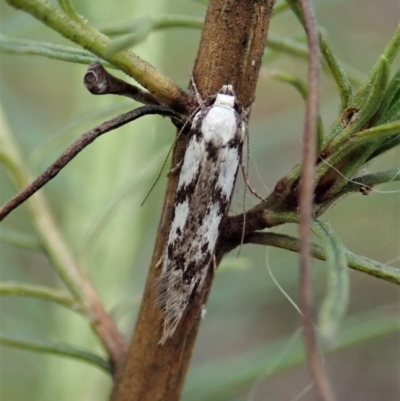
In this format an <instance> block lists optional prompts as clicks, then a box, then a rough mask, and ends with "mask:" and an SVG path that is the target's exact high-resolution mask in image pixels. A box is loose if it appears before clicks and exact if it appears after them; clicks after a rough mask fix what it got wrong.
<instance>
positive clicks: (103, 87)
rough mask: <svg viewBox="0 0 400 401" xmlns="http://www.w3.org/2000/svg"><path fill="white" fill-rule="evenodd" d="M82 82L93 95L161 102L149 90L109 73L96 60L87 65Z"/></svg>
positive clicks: (144, 101) (154, 102)
mask: <svg viewBox="0 0 400 401" xmlns="http://www.w3.org/2000/svg"><path fill="white" fill-rule="evenodd" d="M83 84H84V85H85V87H86V89H87V90H88V91H89V92H90V93H92V94H93V95H119V96H125V97H129V98H130V99H133V100H136V101H137V102H140V103H143V104H155V105H159V104H161V102H160V101H159V100H158V99H157V97H156V96H154V95H152V94H151V93H150V92H146V91H144V90H142V89H140V88H139V87H138V86H136V85H132V84H129V83H128V82H125V81H123V80H122V79H119V78H117V77H115V76H114V75H112V74H110V73H109V72H108V71H107V70H106V69H105V68H104V67H103V66H102V65H101V63H99V62H98V61H95V62H93V63H91V64H90V65H89V67H88V69H87V72H86V74H85V77H84V78H83Z"/></svg>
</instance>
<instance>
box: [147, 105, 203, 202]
mask: <svg viewBox="0 0 400 401" xmlns="http://www.w3.org/2000/svg"><path fill="white" fill-rule="evenodd" d="M199 109H200V107H196V109H195V111H194V112H193V113H192V114H190V116H189V118H188V119H187V120H186V121H185V122H184V124H183V125H182V128H181V129H180V130H179V132H178V135H177V136H176V138H175V140H174V142H173V143H172V145H171V147H170V148H169V150H168V153H167V156H166V157H165V159H164V162H163V164H162V166H161V169H160V172H159V173H158V175H157V178H156V179H155V180H154V182H153V185H152V186H151V187H150V189H149V191H148V192H147V194H146V196H145V197H144V199H143V201H142V203H141V204H140V207H142V206H143V205H144V204H145V202H146V201H147V199H148V197H149V196H150V194H151V193H152V192H153V189H154V188H155V186H156V185H157V182H158V181H159V180H160V178H161V174H162V172H163V170H164V167H165V165H166V164H167V161H168V157H169V155H170V154H171V152H172V149H174V146H175V145H176V143H177V142H178V139H179V138H180V136H181V134H182V132H183V130H184V129H185V127H186V126H187V124H188V123H189V121H191V119H192V118H193V116H194V115H195V114H196V113H197V112H198V111H199Z"/></svg>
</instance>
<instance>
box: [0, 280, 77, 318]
mask: <svg viewBox="0 0 400 401" xmlns="http://www.w3.org/2000/svg"><path fill="white" fill-rule="evenodd" d="M0 295H13V296H21V297H31V298H38V299H42V300H44V301H51V302H55V303H57V304H59V305H61V306H64V307H65V308H68V309H70V310H72V311H74V312H79V313H82V312H83V307H82V305H80V304H79V303H78V302H77V301H76V300H75V299H73V298H72V297H71V296H70V295H69V294H67V293H66V292H64V291H59V290H55V289H53V288H49V287H45V286H42V285H35V284H24V283H16V282H0Z"/></svg>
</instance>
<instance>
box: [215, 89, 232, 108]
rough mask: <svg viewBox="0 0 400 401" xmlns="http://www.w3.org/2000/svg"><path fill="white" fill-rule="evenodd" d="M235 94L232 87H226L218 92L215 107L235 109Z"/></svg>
mask: <svg viewBox="0 0 400 401" xmlns="http://www.w3.org/2000/svg"><path fill="white" fill-rule="evenodd" d="M235 100H236V96H235V92H234V91H233V87H232V85H224V86H223V87H222V89H221V90H220V91H219V92H218V94H217V98H216V99H215V103H214V105H219V106H226V107H232V108H233V107H235Z"/></svg>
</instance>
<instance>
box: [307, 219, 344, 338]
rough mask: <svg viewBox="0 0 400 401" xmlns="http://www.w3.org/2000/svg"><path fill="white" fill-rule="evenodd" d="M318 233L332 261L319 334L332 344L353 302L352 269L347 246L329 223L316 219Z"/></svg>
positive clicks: (315, 227)
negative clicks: (350, 295)
mask: <svg viewBox="0 0 400 401" xmlns="http://www.w3.org/2000/svg"><path fill="white" fill-rule="evenodd" d="M312 230H313V232H314V234H316V235H317V237H318V238H319V239H320V240H321V243H322V245H323V247H324V249H325V255H326V261H327V262H328V284H327V293H326V296H325V299H324V300H323V302H322V305H321V308H320V310H319V316H318V334H319V335H320V336H321V338H322V340H323V342H325V343H327V344H332V342H333V340H334V339H335V338H336V336H337V333H338V332H339V328H340V325H341V323H342V320H343V318H344V316H345V314H346V311H347V305H348V302H349V269H348V268H347V256H346V248H345V247H344V246H343V244H342V241H341V240H340V238H339V237H338V236H337V235H336V234H335V232H334V231H333V230H332V229H331V228H330V227H329V226H328V225H327V224H325V223H322V222H320V221H315V222H314V223H313V225H312Z"/></svg>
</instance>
